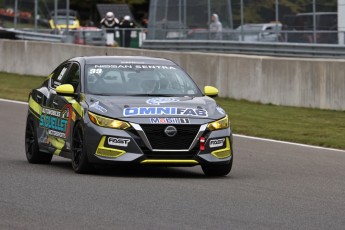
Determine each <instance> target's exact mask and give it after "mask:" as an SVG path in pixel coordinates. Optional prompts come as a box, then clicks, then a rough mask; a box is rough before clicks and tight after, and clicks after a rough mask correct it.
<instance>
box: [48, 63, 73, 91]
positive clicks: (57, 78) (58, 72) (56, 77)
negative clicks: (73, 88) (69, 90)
mask: <svg viewBox="0 0 345 230" xmlns="http://www.w3.org/2000/svg"><path fill="white" fill-rule="evenodd" d="M69 66H70V63H66V64H63V65H61V66H59V67H57V68H56V69H55V71H54V74H53V76H52V81H51V87H52V88H54V89H55V88H56V87H58V86H59V85H62V84H63V83H62V81H63V79H64V76H65V74H66V72H67V69H68V67H69Z"/></svg>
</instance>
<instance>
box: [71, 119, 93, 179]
mask: <svg viewBox="0 0 345 230" xmlns="http://www.w3.org/2000/svg"><path fill="white" fill-rule="evenodd" d="M72 138H73V140H72V146H73V147H72V168H73V170H74V172H76V173H81V174H84V173H91V172H92V171H93V166H92V165H91V164H90V163H89V161H88V159H87V153H86V148H85V143H84V129H83V126H82V125H81V123H80V122H79V123H77V124H76V126H75V128H74V130H73V137H72Z"/></svg>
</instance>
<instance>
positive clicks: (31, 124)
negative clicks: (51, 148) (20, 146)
mask: <svg viewBox="0 0 345 230" xmlns="http://www.w3.org/2000/svg"><path fill="white" fill-rule="evenodd" d="M25 153H26V159H27V160H28V162H30V163H32V164H48V163H50V161H51V160H52V158H53V155H52V154H49V153H42V152H40V149H39V145H38V140H37V131H36V125H35V120H34V118H33V117H32V116H31V115H29V116H28V118H27V120H26V129H25Z"/></svg>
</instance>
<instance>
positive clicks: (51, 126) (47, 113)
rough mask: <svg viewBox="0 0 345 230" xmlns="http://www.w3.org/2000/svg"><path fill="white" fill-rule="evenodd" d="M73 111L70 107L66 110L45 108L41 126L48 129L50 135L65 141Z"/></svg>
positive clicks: (41, 117)
mask: <svg viewBox="0 0 345 230" xmlns="http://www.w3.org/2000/svg"><path fill="white" fill-rule="evenodd" d="M71 111H72V109H71V107H70V106H67V107H66V108H65V109H64V110H55V109H50V108H44V107H43V108H42V114H41V116H40V123H39V126H40V127H44V128H46V129H47V133H48V135H50V136H54V137H59V138H63V139H65V138H66V137H67V135H68V124H69V123H68V119H69V117H70V113H71Z"/></svg>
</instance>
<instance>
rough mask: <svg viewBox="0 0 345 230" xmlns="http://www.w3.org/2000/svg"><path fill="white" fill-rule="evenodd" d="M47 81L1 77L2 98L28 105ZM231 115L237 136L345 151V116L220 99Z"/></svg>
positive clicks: (16, 76) (334, 112)
mask: <svg viewBox="0 0 345 230" xmlns="http://www.w3.org/2000/svg"><path fill="white" fill-rule="evenodd" d="M43 80H44V78H43V77H35V76H26V75H17V74H9V73H0V84H1V90H0V98H6V99H12V100H19V101H27V97H28V93H29V92H30V91H31V89H32V88H35V87H38V86H39V85H40V84H41V83H42V82H43ZM216 100H217V102H218V103H219V105H220V106H222V107H223V108H224V109H225V110H226V112H227V113H228V114H229V116H230V119H231V125H232V129H233V131H234V133H236V134H244V135H249V136H256V137H264V138H271V139H275V140H283V141H292V142H297V143H303V144H311V145H317V146H323V147H331V148H338V149H345V141H344V140H345V122H344V121H345V112H343V111H332V110H319V109H307V108H296V107H288V106H275V105H263V104H259V103H253V102H248V101H244V100H233V99H228V98H217V99H216Z"/></svg>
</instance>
